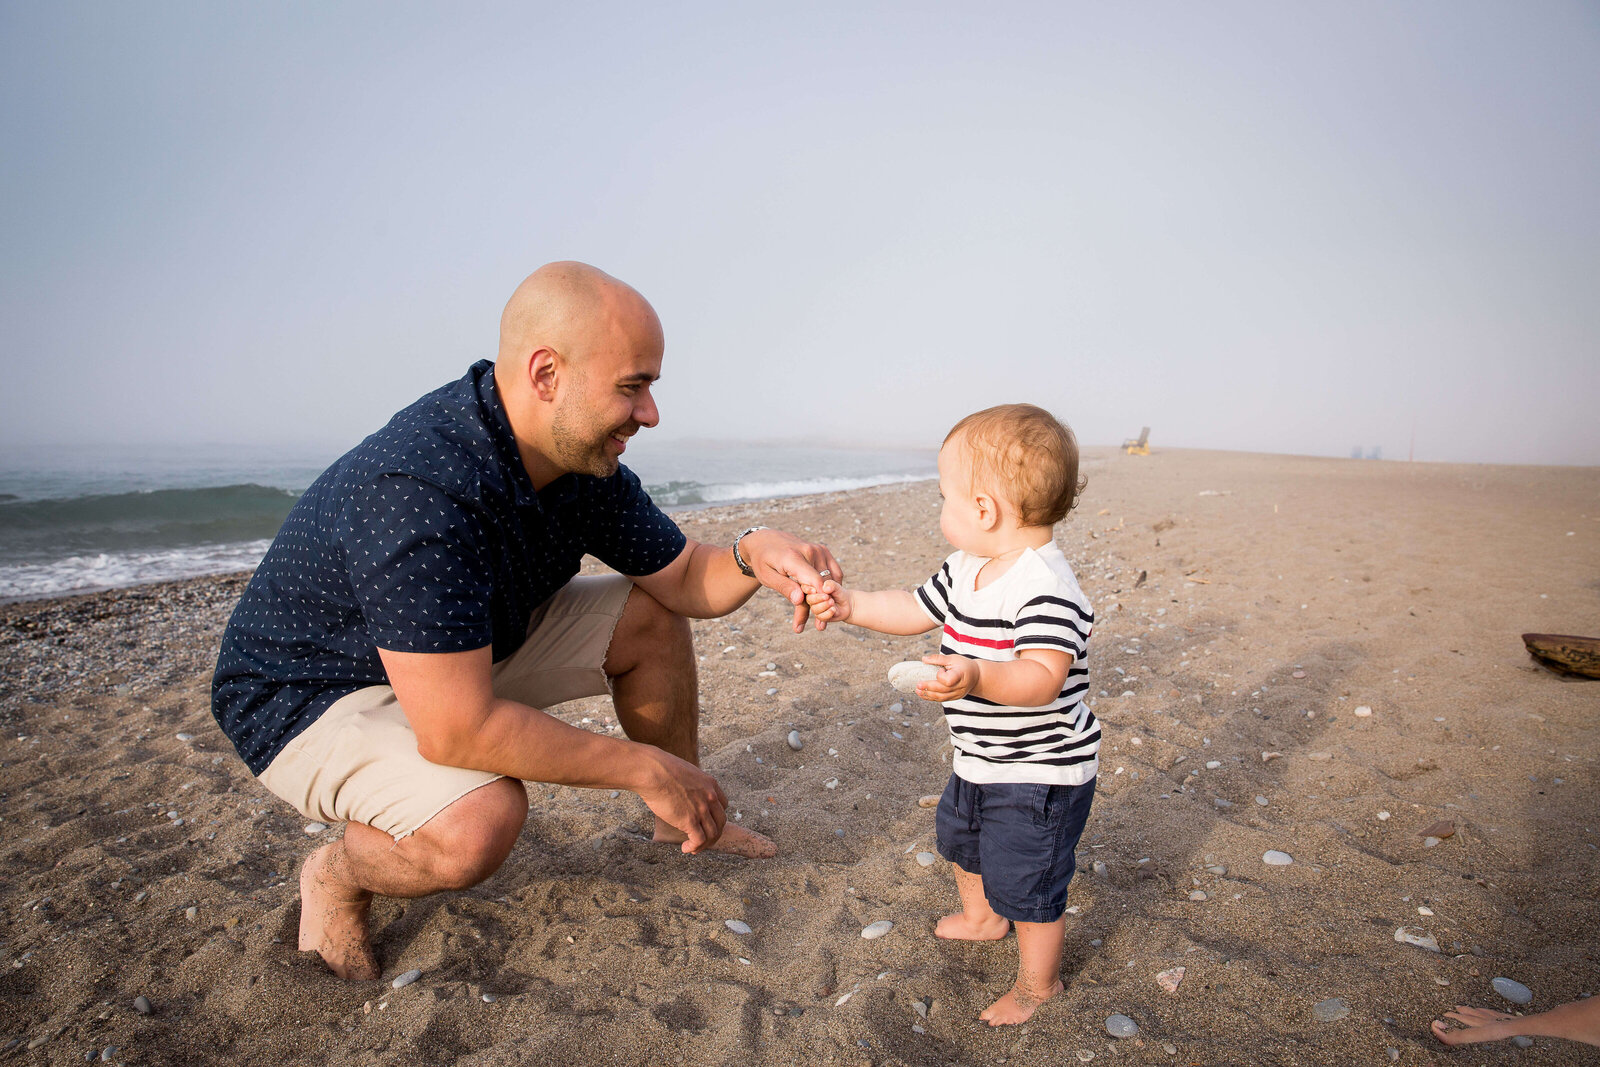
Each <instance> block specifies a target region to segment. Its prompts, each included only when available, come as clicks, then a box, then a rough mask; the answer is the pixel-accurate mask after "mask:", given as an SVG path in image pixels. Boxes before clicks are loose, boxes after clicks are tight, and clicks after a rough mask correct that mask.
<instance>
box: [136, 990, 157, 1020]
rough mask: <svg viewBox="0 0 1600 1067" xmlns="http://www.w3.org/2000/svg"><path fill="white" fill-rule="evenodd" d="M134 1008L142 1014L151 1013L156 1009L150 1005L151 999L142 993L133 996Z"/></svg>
mask: <svg viewBox="0 0 1600 1067" xmlns="http://www.w3.org/2000/svg"><path fill="white" fill-rule="evenodd" d="M133 1010H134V1011H136V1012H138V1013H139V1014H140V1015H149V1014H151V1013H153V1012H154V1011H155V1009H154V1008H152V1007H151V1006H150V1001H149V999H148V998H146V997H144V996H142V995H141V996H137V997H134V998H133Z"/></svg>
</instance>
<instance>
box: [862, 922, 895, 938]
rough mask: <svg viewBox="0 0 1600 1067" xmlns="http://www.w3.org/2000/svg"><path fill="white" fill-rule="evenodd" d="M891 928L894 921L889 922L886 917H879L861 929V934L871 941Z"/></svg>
mask: <svg viewBox="0 0 1600 1067" xmlns="http://www.w3.org/2000/svg"><path fill="white" fill-rule="evenodd" d="M893 929H894V923H892V922H890V921H889V920H888V919H879V920H878V921H877V922H875V923H872V924H870V925H868V926H867V928H866V929H864V930H862V931H861V936H862V937H864V938H865V939H866V940H868V941H872V940H874V939H876V938H880V937H882V936H883V935H884V934H886V933H888V932H889V931H890V930H893Z"/></svg>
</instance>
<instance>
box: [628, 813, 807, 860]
mask: <svg viewBox="0 0 1600 1067" xmlns="http://www.w3.org/2000/svg"><path fill="white" fill-rule="evenodd" d="M652 840H655V841H660V842H662V843H664V844H668V845H681V844H683V843H684V841H686V840H688V835H687V834H685V833H684V832H683V831H682V830H679V829H678V828H677V827H676V826H673V825H672V824H671V823H667V822H662V821H661V819H659V818H657V819H656V833H655V837H654V838H653V839H652ZM704 851H706V852H723V853H726V854H728V855H730V856H743V857H745V858H746V859H752V860H764V859H770V858H772V857H773V856H776V855H777V854H778V846H777V845H776V844H774V843H773V840H772V838H770V837H767V836H766V835H764V834H758V833H756V832H755V831H754V830H746V829H745V828H744V827H742V826H740V825H739V824H738V823H733V822H730V823H728V824H727V825H726V826H724V827H723V828H722V836H721V837H719V838H717V839H716V841H714V842H712V843H711V844H709V845H707V846H706V847H705V849H704Z"/></svg>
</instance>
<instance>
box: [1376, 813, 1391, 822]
mask: <svg viewBox="0 0 1600 1067" xmlns="http://www.w3.org/2000/svg"><path fill="white" fill-rule="evenodd" d="M1378 821H1379V822H1388V821H1389V813H1388V812H1386V811H1380V812H1378Z"/></svg>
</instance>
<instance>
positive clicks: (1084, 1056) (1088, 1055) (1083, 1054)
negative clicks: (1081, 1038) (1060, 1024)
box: [1078, 1048, 1094, 1063]
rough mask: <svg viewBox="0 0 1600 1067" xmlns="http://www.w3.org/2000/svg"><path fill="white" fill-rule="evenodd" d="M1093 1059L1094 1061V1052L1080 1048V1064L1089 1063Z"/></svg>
mask: <svg viewBox="0 0 1600 1067" xmlns="http://www.w3.org/2000/svg"><path fill="white" fill-rule="evenodd" d="M1092 1059H1094V1053H1093V1052H1092V1051H1090V1050H1089V1049H1086V1048H1080V1049H1079V1050H1078V1062H1079V1063H1088V1062H1089V1061H1090V1060H1092Z"/></svg>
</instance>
